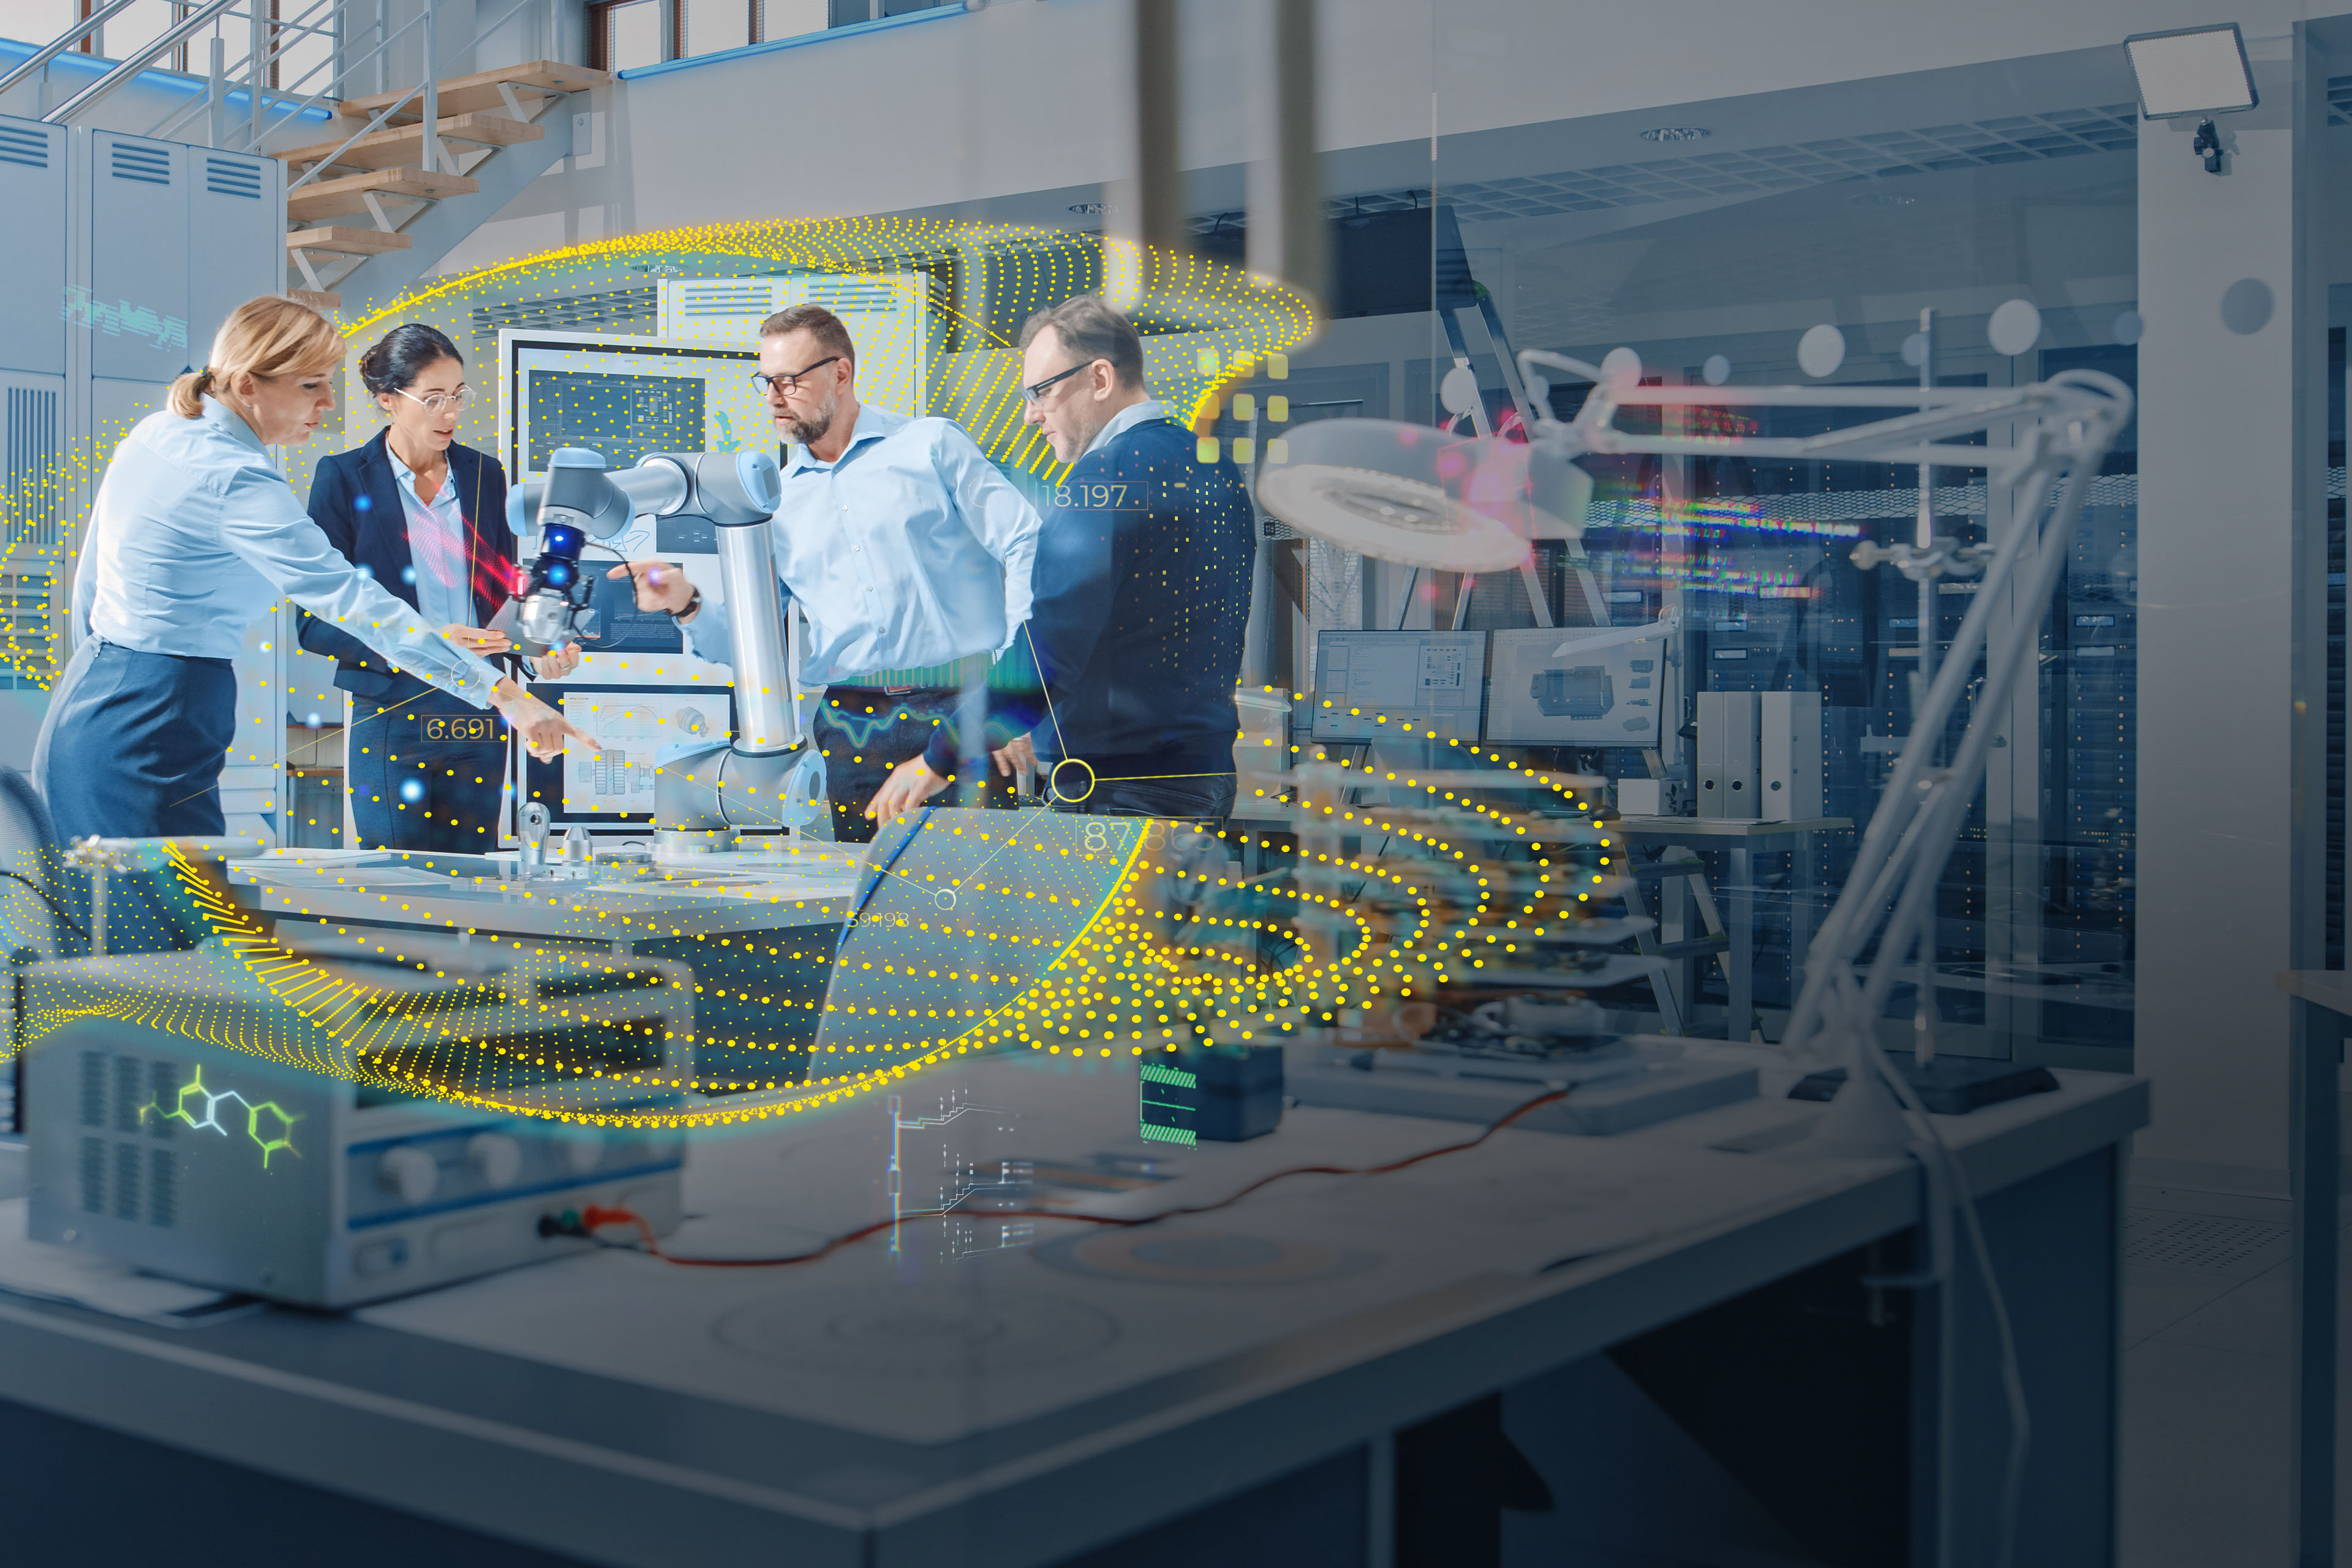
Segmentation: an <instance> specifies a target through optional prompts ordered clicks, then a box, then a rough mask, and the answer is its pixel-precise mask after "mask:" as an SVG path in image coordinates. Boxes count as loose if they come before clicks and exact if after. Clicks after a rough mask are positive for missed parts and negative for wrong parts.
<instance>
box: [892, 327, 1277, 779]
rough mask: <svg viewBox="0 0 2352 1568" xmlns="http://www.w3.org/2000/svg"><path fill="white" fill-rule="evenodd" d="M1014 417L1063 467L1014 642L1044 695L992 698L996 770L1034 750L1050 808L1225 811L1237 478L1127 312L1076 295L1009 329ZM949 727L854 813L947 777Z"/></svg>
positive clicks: (1242, 591)
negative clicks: (1152, 385)
mask: <svg viewBox="0 0 2352 1568" xmlns="http://www.w3.org/2000/svg"><path fill="white" fill-rule="evenodd" d="M1021 345H1022V351H1023V357H1022V379H1023V382H1024V387H1025V393H1026V396H1027V412H1026V417H1027V419H1028V421H1029V423H1030V424H1032V425H1034V426H1037V427H1038V428H1039V430H1040V431H1041V432H1042V433H1043V434H1044V435H1045V440H1046V442H1047V443H1048V444H1049V445H1050V446H1051V447H1053V449H1054V456H1055V457H1056V458H1060V459H1061V460H1062V461H1063V462H1065V463H1068V464H1070V465H1071V467H1070V469H1069V472H1068V473H1067V474H1066V476H1065V477H1064V479H1062V482H1061V483H1060V484H1059V485H1058V486H1056V487H1055V492H1054V503H1055V504H1054V506H1053V507H1052V509H1051V510H1048V511H1047V512H1046V513H1045V527H1044V528H1043V530H1042V531H1040V532H1039V534H1038V536H1037V554H1036V561H1035V564H1034V567H1033V568H1032V572H1031V578H1030V586H1031V592H1032V606H1031V610H1030V618H1029V622H1028V625H1027V626H1026V627H1025V629H1024V634H1023V636H1022V637H1020V638H1017V639H1016V646H1025V647H1027V648H1028V649H1029V651H1030V653H1031V655H1032V656H1033V658H1034V660H1035V662H1036V666H1037V671H1038V676H1039V679H1040V681H1041V683H1042V689H1039V690H1036V691H1032V692H1003V691H992V692H991V693H990V694H989V704H988V706H989V714H988V745H989V748H990V751H991V752H992V755H993V757H994V758H995V761H996V765H997V768H998V771H999V772H1001V773H1004V774H1006V775H1007V776H1008V777H1009V776H1011V774H1012V773H1013V771H1014V770H1015V768H1016V767H1018V766H1020V765H1021V764H1022V763H1025V762H1027V761H1029V760H1030V759H1031V758H1032V757H1033V756H1034V759H1035V761H1036V763H1037V765H1038V767H1039V768H1040V769H1041V770H1042V771H1043V772H1044V773H1045V777H1046V780H1047V788H1046V798H1047V799H1048V801H1049V802H1051V804H1052V805H1053V806H1054V809H1055V810H1056V811H1068V812H1080V813H1084V814H1086V815H1088V816H1160V817H1171V818H1182V819H1188V820H1202V819H1215V818H1220V817H1223V816H1230V815H1231V814H1232V811H1233V804H1234V725H1235V720H1234V681H1235V680H1236V679H1238V678H1239V676H1240V674H1241V660H1242V638H1243V635H1244V630H1245V628H1246V626H1247V624H1248V621H1249V607H1250V581H1251V574H1252V569H1253V567H1254V566H1255V562H1256V552H1257V541H1256V536H1255V521H1254V514H1253V511H1252V509H1251V507H1250V501H1249V495H1248V492H1247V490H1246V489H1244V487H1243V484H1242V477H1241V474H1240V472H1239V471H1238V470H1237V469H1236V468H1234V465H1233V464H1232V463H1231V462H1229V461H1226V460H1224V459H1223V458H1220V459H1219V460H1218V461H1216V462H1213V463H1204V462H1202V461H1201V460H1200V458H1199V457H1198V455H1197V453H1196V451H1195V443H1194V441H1193V438H1192V433H1191V432H1190V431H1188V430H1186V429H1185V428H1184V426H1181V425H1179V424H1178V423H1176V422H1175V421H1174V420H1172V419H1171V418H1170V417H1169V416H1168V411H1167V410H1166V409H1165V408H1164V407H1163V406H1161V405H1160V404H1159V403H1157V402H1155V401H1154V400H1153V399H1152V397H1151V395H1150V393H1149V392H1147V391H1146V390H1145V389H1144V384H1143V344H1142V342H1141V340H1140V339H1139V338H1138V337H1137V336H1136V332H1135V328H1134V326H1133V325H1132V324H1130V323H1129V321H1128V320H1127V318H1126V317H1124V316H1122V315H1120V314H1119V313H1118V311H1116V310H1112V309H1111V308H1110V307H1109V306H1108V305H1106V304H1105V303H1103V301H1102V300H1101V299H1100V298H1098V297H1097V296H1095V295H1091V294H1082V295H1080V296H1078V297H1077V298H1076V299H1074V300H1066V301H1065V302H1063V303H1062V304H1059V305H1056V306H1055V307H1053V308H1052V309H1050V310H1041V311H1039V312H1038V313H1037V314H1036V315H1034V316H1032V317H1031V318H1030V319H1029V321H1028V323H1027V324H1026V325H1025V326H1024V327H1023V328H1022V331H1021ZM960 739H961V737H960V736H959V734H958V733H957V727H956V726H955V725H954V724H952V723H947V724H942V725H940V727H939V728H938V729H937V730H935V731H933V732H932V737H931V741H930V744H929V748H928V749H927V751H926V752H925V753H924V755H922V756H920V757H914V758H909V759H908V761H907V762H906V763H902V764H901V765H900V766H899V767H898V771H897V772H895V773H892V774H891V775H890V777H889V778H888V779H887V781H885V782H884V784H883V785H882V787H881V788H880V789H879V790H877V792H876V793H875V795H874V799H873V801H872V802H871V803H870V804H869V805H867V806H866V815H867V816H873V817H878V818H883V819H887V818H890V817H893V816H898V814H900V813H901V812H904V811H907V810H908V809H910V808H912V807H914V806H916V805H920V804H921V803H922V802H924V801H926V800H928V799H929V798H930V797H931V796H932V795H937V794H938V793H939V792H940V790H942V789H944V788H946V787H947V784H948V781H949V780H950V778H952V777H953V776H954V774H955V772H956V763H957V752H958V748H959V743H960Z"/></svg>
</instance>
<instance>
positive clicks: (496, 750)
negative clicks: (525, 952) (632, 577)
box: [300, 322, 580, 854]
mask: <svg viewBox="0 0 2352 1568" xmlns="http://www.w3.org/2000/svg"><path fill="white" fill-rule="evenodd" d="M465 376H466V367H465V363H464V361H463V360H462V359H461V358H460V357H459V356H458V353H457V345H455V344H454V343H452V342H450V341H449V340H448V339H447V338H446V337H445V336H444V335H443V334H442V333H440V332H438V331H435V330H434V329H433V328H431V327H427V326H423V325H419V324H417V323H415V322H411V323H410V324H408V325H407V326H404V327H398V328H395V329H394V331H392V333H391V334H390V335H389V336H387V337H385V338H384V340H383V342H379V343H377V344H376V345H375V346H374V347H373V348H372V349H370V350H368V352H367V353H364V354H362V356H361V357H360V379H361V380H362V382H364V383H365V384H366V385H367V389H368V391H369V393H370V394H372V395H373V397H374V399H375V404H376V407H377V409H378V410H379V411H380V412H381V413H382V414H383V416H385V418H386V420H387V421H388V423H387V424H386V426H385V428H383V430H381V431H379V432H377V434H376V437H375V439H374V440H373V441H370V442H368V443H367V444H366V445H365V446H363V447H355V448H354V449H352V450H351V451H349V452H341V453H338V454H336V455H335V456H333V457H331V458H322V459H321V460H320V464H319V468H318V473H317V475H316V476H315V477H314V478H313V479H311V481H310V516H311V518H312V519H313V520H314V521H316V522H317V523H318V525H319V526H320V528H321V529H323V530H324V531H326V535H327V538H328V540H329V541H330V542H331V543H332V544H333V545H334V547H335V548H336V549H337V550H339V551H341V552H342V553H343V556H344V557H345V559H347V560H349V561H351V562H352V563H353V564H354V565H356V566H358V567H359V568H360V570H361V571H362V572H365V573H367V574H370V575H372V576H373V577H374V579H375V580H376V582H378V583H379V584H383V587H384V588H386V589H387V590H389V591H390V592H392V593H394V594H395V595H399V596H400V597H401V598H403V599H404V600H406V601H407V602H408V603H409V604H411V605H415V607H416V610H417V612H418V614H420V615H421V616H425V618H426V619H427V620H429V621H432V622H434V623H435V624H436V625H437V626H439V627H440V629H441V635H442V636H443V637H446V639H448V640H449V641H451V642H453V643H456V644H457V645H458V646H460V647H467V648H470V649H472V650H473V651H474V652H476V653H478V654H480V655H482V656H483V657H484V658H491V657H494V656H496V655H499V654H502V653H505V652H507V651H508V642H507V638H506V637H505V635H504V634H503V633H500V632H495V631H490V630H488V629H487V628H488V626H489V623H490V618H491V617H492V616H495V615H496V614H497V613H498V611H499V607H500V606H501V605H504V604H505V603H506V600H507V596H508V594H509V590H510V589H511V587H512V585H513V583H514V580H515V539H514V534H513V532H512V531H510V530H509V528H508V527H507V521H506V517H507V476H506V470H505V469H504V468H501V467H499V460H498V459H497V458H493V457H491V456H490V455H489V454H488V453H487V452H478V451H476V450H474V449H473V448H472V447H466V446H461V445H459V444H458V442H457V440H456V438H455V437H456V435H457V420H458V418H459V417H460V416H462V415H463V414H464V413H465V411H466V408H467V405H469V404H470V403H471V402H472V401H473V390H472V389H471V388H470V387H468V386H467V384H466V380H465ZM300 635H301V643H302V646H303V647H306V648H309V649H310V651H311V652H312V653H320V654H326V655H328V656H329V657H331V658H333V659H335V660H336V665H337V668H336V670H335V684H336V685H337V686H340V687H341V688H342V689H344V690H346V691H348V692H350V693H351V694H352V725H351V729H350V731H348V732H347V733H346V734H345V735H344V737H343V746H344V758H343V765H344V779H345V783H346V786H347V787H348V788H349V789H350V790H351V792H352V819H353V821H354V822H355V824H356V825H357V826H358V829H359V838H360V843H359V846H358V847H362V848H379V847H381V848H390V849H417V850H438V851H444V852H447V851H467V852H472V853H477V854H479V853H483V852H486V851H488V850H492V849H496V848H497V847H498V842H499V840H498V818H499V788H500V784H501V782H502V780H503V778H504V776H505V771H506V760H505V753H506V748H505V745H504V743H503V742H502V741H501V739H500V732H499V724H498V723H497V721H495V720H492V719H490V718H489V717H488V715H486V714H483V713H481V712H480V711H478V710H475V709H471V708H467V707H465V706H464V705H463V704H461V703H458V702H456V701H453V700H450V699H448V698H446V697H445V696H443V695H442V694H441V693H440V692H438V691H436V690H435V689H433V688H432V687H429V686H427V685H425V683H424V682H423V681H421V680H418V679H416V678H415V676H413V675H409V674H406V673H404V672H399V671H395V670H394V669H392V668H388V667H387V666H386V665H385V663H384V661H383V656H382V655H380V654H378V653H376V652H375V651H374V650H373V648H370V647H367V646H366V645H365V644H364V643H362V642H360V641H359V640H358V639H357V638H356V637H352V636H351V635H350V634H349V633H348V632H345V631H342V630H341V629H340V628H338V627H336V626H331V625H329V624H328V623H327V622H324V621H321V620H318V619H316V618H314V617H312V616H308V615H305V616H303V617H302V629H301V634H300ZM579 662H580V648H579V645H578V644H576V643H575V644H572V646H570V647H565V648H563V649H562V650H561V651H559V652H555V653H550V654H547V655H544V656H542V657H541V658H539V659H537V660H536V661H534V664H535V674H536V675H537V676H538V678H539V679H543V680H545V679H555V678H557V677H559V676H562V675H566V674H569V673H570V672H571V670H572V668H574V667H576V666H577V665H578V663H579Z"/></svg>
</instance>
